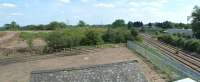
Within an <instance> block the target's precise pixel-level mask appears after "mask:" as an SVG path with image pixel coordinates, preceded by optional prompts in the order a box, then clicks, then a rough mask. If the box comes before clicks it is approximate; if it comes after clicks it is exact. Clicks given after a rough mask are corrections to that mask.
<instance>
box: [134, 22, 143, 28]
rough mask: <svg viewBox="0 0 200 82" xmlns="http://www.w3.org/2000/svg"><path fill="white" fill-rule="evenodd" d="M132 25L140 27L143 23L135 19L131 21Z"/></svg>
mask: <svg viewBox="0 0 200 82" xmlns="http://www.w3.org/2000/svg"><path fill="white" fill-rule="evenodd" d="M133 25H134V27H142V26H143V23H142V22H140V21H136V22H134V23H133Z"/></svg>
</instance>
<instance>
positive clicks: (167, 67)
mask: <svg viewBox="0 0 200 82" xmlns="http://www.w3.org/2000/svg"><path fill="white" fill-rule="evenodd" d="M127 46H128V48H129V49H131V50H133V51H136V52H137V53H139V54H140V55H142V56H143V57H145V58H147V59H148V60H149V61H150V62H151V63H153V64H154V65H155V66H156V67H158V68H159V69H160V70H162V71H164V72H165V73H167V74H168V75H169V77H170V78H171V79H172V80H177V79H182V78H186V77H190V78H192V79H194V80H197V81H198V82H200V73H199V72H197V71H194V70H192V69H190V68H188V67H186V66H185V65H183V64H181V63H180V62H179V61H177V60H175V59H174V58H172V57H170V56H168V55H165V53H163V52H161V51H160V50H159V49H156V48H155V47H153V46H150V45H147V44H143V43H140V42H132V41H128V42H127Z"/></svg>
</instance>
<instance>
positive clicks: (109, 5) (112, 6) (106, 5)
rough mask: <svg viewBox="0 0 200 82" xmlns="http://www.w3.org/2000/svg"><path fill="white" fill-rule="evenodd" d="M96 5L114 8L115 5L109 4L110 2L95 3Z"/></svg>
mask: <svg viewBox="0 0 200 82" xmlns="http://www.w3.org/2000/svg"><path fill="white" fill-rule="evenodd" d="M94 6H95V7H100V8H114V7H115V5H113V4H109V3H98V4H95V5H94Z"/></svg>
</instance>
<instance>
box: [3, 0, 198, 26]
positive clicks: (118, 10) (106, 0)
mask: <svg viewBox="0 0 200 82" xmlns="http://www.w3.org/2000/svg"><path fill="white" fill-rule="evenodd" d="M199 3H200V0H0V25H3V24H5V23H9V22H11V21H16V22H17V23H19V24H20V25H28V24H47V23H49V22H51V21H62V22H65V23H67V24H77V22H78V21H79V20H84V21H85V22H87V23H89V24H108V23H111V22H113V21H114V20H115V19H124V20H126V21H129V20H131V21H143V22H145V23H148V22H162V21H165V20H169V21H173V22H183V23H187V16H190V14H191V12H192V9H193V7H194V6H195V5H198V4H199Z"/></svg>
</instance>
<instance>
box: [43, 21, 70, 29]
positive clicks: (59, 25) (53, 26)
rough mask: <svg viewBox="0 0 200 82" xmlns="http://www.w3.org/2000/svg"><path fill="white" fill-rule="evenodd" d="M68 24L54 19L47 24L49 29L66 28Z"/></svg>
mask: <svg viewBox="0 0 200 82" xmlns="http://www.w3.org/2000/svg"><path fill="white" fill-rule="evenodd" d="M66 26H67V25H66V24H65V23H63V22H57V21H53V22H50V23H49V24H48V25H47V30H57V29H62V28H65V27H66Z"/></svg>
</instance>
